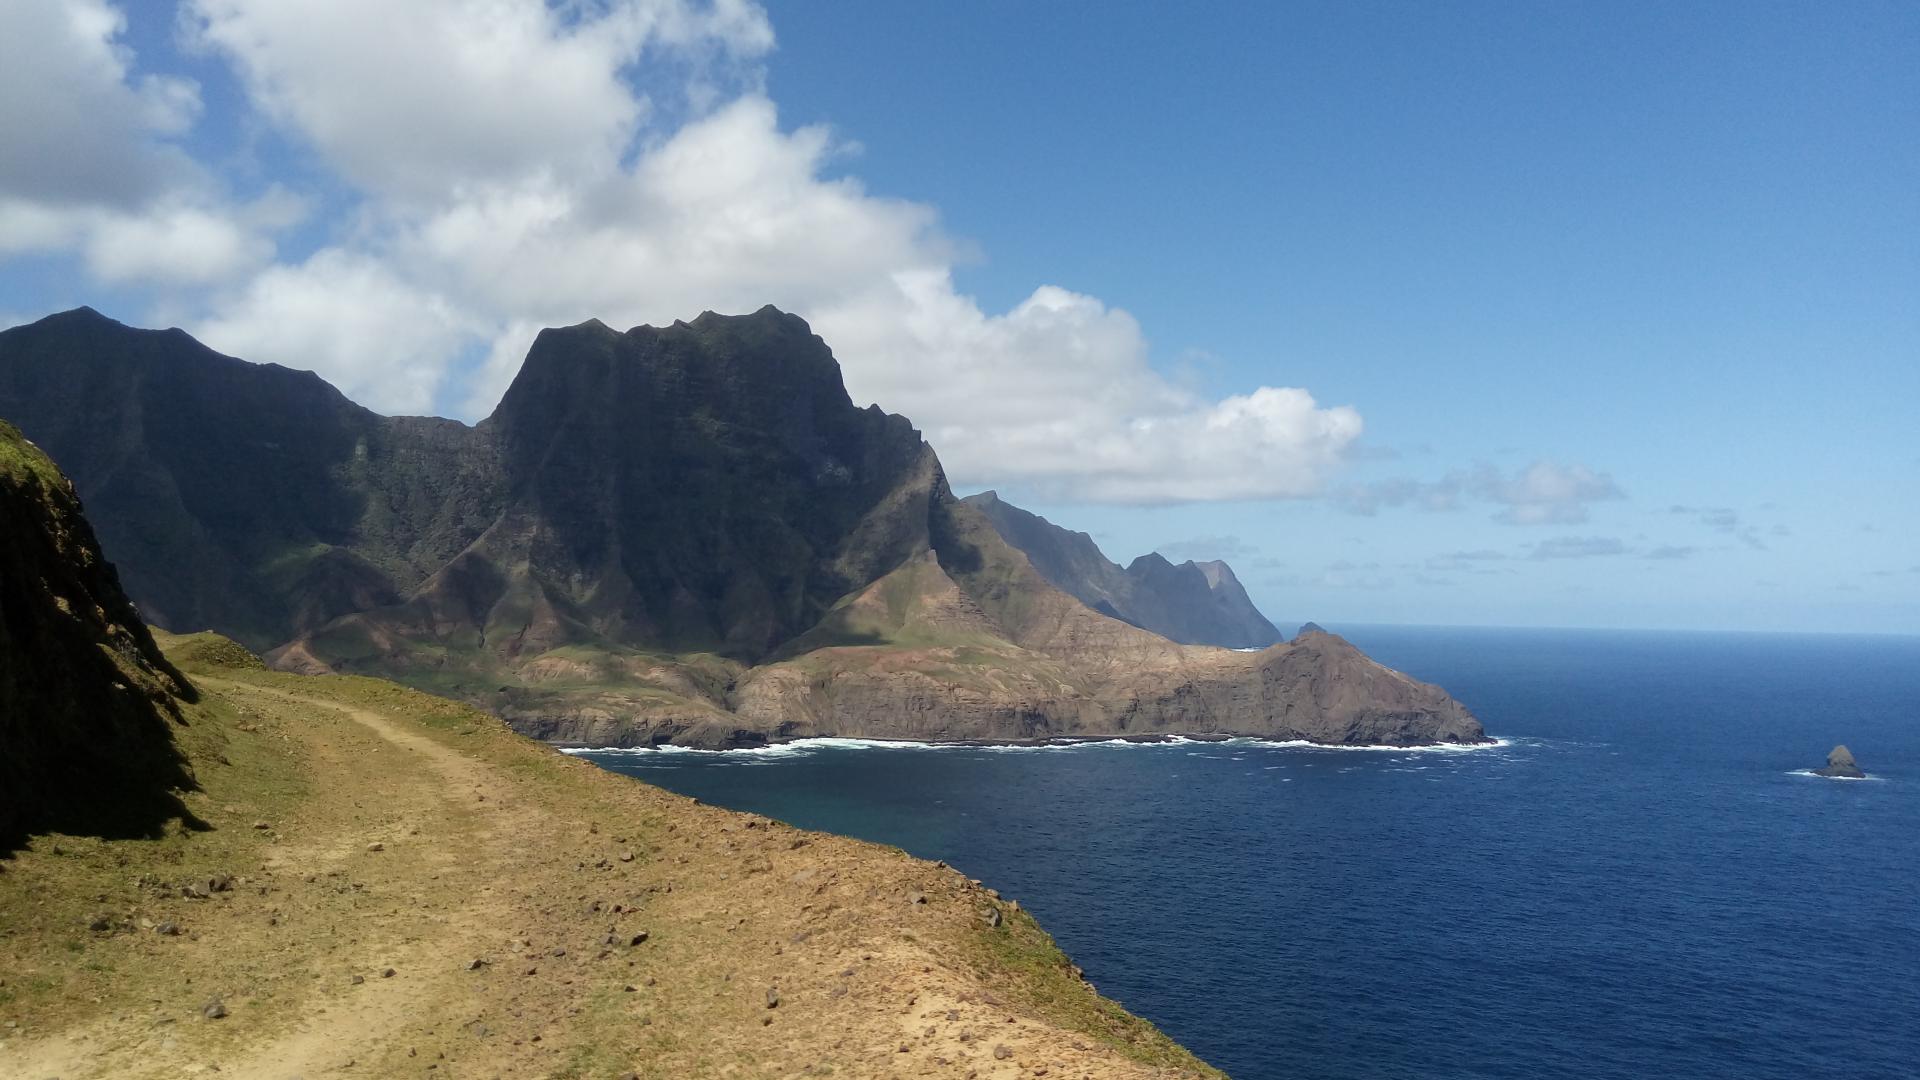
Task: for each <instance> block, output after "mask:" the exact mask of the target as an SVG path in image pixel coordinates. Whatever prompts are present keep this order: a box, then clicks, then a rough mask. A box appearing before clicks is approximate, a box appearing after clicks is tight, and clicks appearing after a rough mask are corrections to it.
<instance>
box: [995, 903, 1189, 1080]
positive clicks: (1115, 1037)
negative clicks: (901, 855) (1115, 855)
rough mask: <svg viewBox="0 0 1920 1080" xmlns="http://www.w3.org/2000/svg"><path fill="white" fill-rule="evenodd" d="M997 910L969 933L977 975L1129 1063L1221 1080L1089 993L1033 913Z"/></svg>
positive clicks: (1147, 1025)
mask: <svg viewBox="0 0 1920 1080" xmlns="http://www.w3.org/2000/svg"><path fill="white" fill-rule="evenodd" d="M1000 911H1001V916H1002V919H1001V923H1000V925H999V926H997V927H989V926H986V925H985V924H984V923H983V924H982V925H981V928H980V929H979V931H978V932H977V933H976V934H975V935H974V939H973V941H974V946H975V949H974V956H973V962H974V963H975V964H976V965H977V969H978V970H979V971H980V973H981V975H982V977H983V978H991V979H992V980H993V981H994V982H995V983H996V984H997V985H1000V986H1003V987H1005V988H1006V990H1007V992H1008V993H1009V994H1011V995H1012V996H1015V997H1018V998H1019V999H1021V1000H1022V1001H1024V1002H1025V1003H1026V1004H1027V1005H1028V1006H1029V1007H1031V1008H1033V1009H1034V1010H1035V1011H1036V1012H1038V1013H1039V1014H1040V1015H1042V1016H1044V1017H1046V1018H1047V1019H1049V1020H1051V1021H1053V1022H1054V1023H1055V1024H1058V1025H1059V1026H1060V1027H1062V1028H1066V1029H1068V1030H1071V1031H1081V1032H1085V1033H1087V1034H1088V1035H1091V1036H1093V1037H1094V1038H1096V1039H1099V1040H1100V1041H1101V1042H1102V1043H1105V1044H1106V1045H1107V1046H1110V1047H1112V1048H1113V1049H1114V1050H1116V1051H1118V1052H1119V1053H1121V1054H1123V1055H1125V1056H1126V1057H1128V1058H1130V1059H1132V1060H1134V1061H1138V1062H1140V1063H1142V1064H1145V1065H1156V1066H1162V1067H1166V1068H1176V1069H1193V1070H1195V1071H1196V1072H1197V1073H1198V1075H1201V1076H1206V1077H1218V1078H1220V1080H1225V1077H1226V1074H1225V1073H1222V1072H1220V1071H1219V1070H1217V1069H1213V1068H1211V1067H1208V1066H1205V1065H1202V1064H1201V1063H1200V1062H1199V1061H1198V1060H1197V1059H1196V1058H1194V1056H1193V1054H1192V1053H1191V1052H1190V1051H1188V1050H1187V1049H1186V1048H1185V1047H1183V1046H1181V1045H1180V1044H1179V1043H1177V1042H1174V1041H1173V1040H1172V1039H1170V1038H1168V1037H1167V1036H1166V1034H1165V1033H1163V1032H1162V1031H1161V1030H1160V1029H1159V1028H1157V1027H1155V1026H1154V1025H1153V1024H1152V1023H1151V1022H1149V1021H1147V1020H1144V1019H1142V1018H1140V1017H1138V1016H1135V1015H1133V1014H1132V1013H1130V1012H1128V1011H1127V1010H1126V1009H1124V1008H1122V1007H1121V1005H1120V1003H1119V1002H1116V1001H1113V1000H1111V999H1109V998H1105V997H1101V996H1100V995H1098V994H1096V993H1092V992H1090V991H1089V989H1088V987H1087V984H1086V982H1085V981H1084V979H1082V977H1081V975H1080V972H1079V969H1078V968H1076V967H1075V966H1074V964H1073V961H1072V960H1070V959H1068V958H1067V954H1066V953H1063V952H1061V951H1060V947H1059V946H1058V945H1056V944H1054V941H1053V935H1051V934H1049V933H1047V932H1046V931H1045V930H1043V929H1041V927H1040V924H1039V923H1038V922H1035V921H1034V918H1033V916H1031V915H1029V914H1027V913H1026V912H1025V911H1024V910H1008V909H1007V908H1006V907H1004V906H1002V907H1000Z"/></svg>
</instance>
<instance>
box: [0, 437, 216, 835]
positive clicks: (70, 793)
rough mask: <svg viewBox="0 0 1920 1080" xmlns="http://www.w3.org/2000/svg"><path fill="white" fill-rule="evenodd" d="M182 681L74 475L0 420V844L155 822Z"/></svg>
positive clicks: (171, 801)
mask: <svg viewBox="0 0 1920 1080" xmlns="http://www.w3.org/2000/svg"><path fill="white" fill-rule="evenodd" d="M195 696H196V695H195V692H194V690H193V688H192V687H191V686H190V685H189V684H188V683H187V681H186V679H185V678H183V677H182V676H181V675H180V673H179V672H178V671H176V670H174V668H173V666H172V665H171V664H169V663H168V662H167V660H166V659H165V658H164V657H162V656H161V655H160V651H159V649H158V648H156V647H155V645H154V642H153V638H152V637H151V636H150V635H149V633H148V632H147V627H146V625H145V624H143V623H142V622H141V621H140V618H139V615H138V614H137V613H136V612H135V611H134V610H133V606H132V605H131V604H129V603H128V602H127V598H126V596H125V594H124V593H122V592H121V590H120V582H119V577H118V575H116V574H115V573H114V569H113V566H112V564H110V563H108V562H107V561H106V560H105V559H104V558H103V557H102V556H101V554H100V546H99V544H98V542H97V541H96V540H95V539H94V536H93V530H92V529H91V528H90V527H89V526H88V524H87V520H86V518H85V516H83V515H82V513H81V511H80V503H79V500H78V499H77V498H76V497H75V495H74V492H73V486H72V485H71V484H69V483H68V482H67V480H66V478H65V477H63V476H61V475H60V472H59V470H58V469H56V468H54V466H53V463H52V462H51V461H49V460H47V458H46V456H45V455H44V454H42V453H41V452H40V451H39V450H38V449H37V448H36V447H35V446H33V444H31V443H29V442H27V440H26V439H25V438H23V437H22V436H21V434H20V432H19V431H18V430H17V429H15V428H14V427H13V426H12V425H10V424H7V423H5V422H0V855H4V854H5V853H6V852H7V851H9V850H11V849H12V847H13V846H14V845H15V844H16V843H18V842H19V840H20V838H21V837H22V835H24V834H25V833H26V832H30V831H37V830H41V829H48V828H57V829H60V830H63V831H68V832H77V833H90V834H99V835H110V836H128V835H143V834H147V833H151V832H154V831H157V830H158V829H159V828H160V827H161V825H162V823H163V822H165V821H166V820H168V819H170V818H173V817H176V816H178V814H179V813H180V803H179V802H178V799H177V793H178V792H179V791H180V790H182V789H186V788H190V787H192V785H193V778H192V773H191V772H190V770H189V768H188V766H187V762H186V761H185V759H184V758H183V757H182V755H181V754H180V752H179V751H178V750H176V749H175V747H174V744H173V733H174V731H175V729H177V728H180V727H183V726H184V725H185V723H186V722H187V720H188V719H189V717H188V715H187V714H186V712H184V711H183V710H186V709H190V708H191V704H192V702H193V700H194V698H195Z"/></svg>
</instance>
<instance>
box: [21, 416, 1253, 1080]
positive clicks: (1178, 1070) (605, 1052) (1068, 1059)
mask: <svg viewBox="0 0 1920 1080" xmlns="http://www.w3.org/2000/svg"><path fill="white" fill-rule="evenodd" d="M0 556H4V557H3V558H0V770H4V771H0V781H4V783H0V799H4V802H0V810H4V812H5V815H6V816H5V822H6V824H7V826H8V831H7V834H6V838H7V844H6V846H5V848H0V1073H4V1074H5V1075H7V1076H34V1077H39V1076H50V1075H58V1076H65V1077H69V1078H72V1077H114V1078H118V1077H173V1076H179V1075H182V1074H196V1073H203V1072H204V1073H212V1072H216V1071H217V1072H220V1073H222V1074H225V1075H238V1076H262V1075H272V1076H285V1075H289V1074H300V1073H303V1072H304V1073H307V1074H318V1073H331V1072H333V1071H336V1070H340V1069H346V1068H353V1069H356V1070H359V1072H358V1073H357V1075H371V1076H392V1075H398V1074H400V1073H402V1072H415V1071H419V1072H423V1073H426V1074H427V1075H434V1074H436V1073H437V1074H438V1075H467V1074H469V1073H473V1072H484V1073H485V1074H487V1075H539V1076H555V1077H559V1076H575V1077H587V1076H593V1077H613V1076H621V1075H628V1076H631V1075H644V1076H652V1077H673V1078H680V1077H698V1076H718V1075H749V1076H785V1075H795V1074H796V1073H800V1072H805V1073H807V1074H812V1075H828V1074H830V1075H845V1076H887V1075H895V1074H897V1073H898V1072H899V1071H902V1070H904V1071H907V1072H911V1073H913V1074H914V1075H925V1076H941V1075H945V1076H956V1077H959V1076H973V1075H981V1076H1002V1077H1012V1076H1016V1075H1033V1074H1034V1073H1035V1072H1036V1070H1054V1069H1060V1070H1071V1071H1074V1072H1078V1073H1081V1074H1089V1073H1097V1074H1098V1075H1102V1076H1130V1077H1149V1076H1179V1075H1196V1074H1197V1075H1217V1074H1215V1073H1212V1071H1211V1070H1208V1069H1207V1068H1206V1067H1205V1066H1203V1065H1201V1064H1200V1063H1199V1062H1198V1061H1196V1060H1194V1059H1193V1058H1192V1056H1191V1055H1189V1054H1187V1053H1186V1052H1185V1051H1183V1050H1182V1049H1180V1048H1179V1047H1178V1046H1176V1045H1174V1044H1173V1043H1172V1042H1170V1041H1169V1040H1167V1039H1166V1038H1165V1037H1164V1036H1163V1035H1161V1034H1160V1033H1159V1032H1157V1031H1156V1030H1154V1029H1153V1027H1152V1026H1151V1025H1149V1024H1147V1023H1145V1022H1143V1021H1141V1020H1139V1019H1137V1018H1135V1017H1133V1016H1130V1015H1128V1014H1127V1013H1126V1012H1125V1011H1124V1010H1123V1009H1121V1008H1120V1007H1119V1006H1118V1005H1116V1004H1114V1003H1113V1002H1110V1001H1107V1000H1105V999H1103V998H1101V997H1100V996H1099V995H1098V994H1097V993H1096V992H1095V991H1094V990H1093V988H1092V987H1091V986H1089V985H1088V984H1086V983H1085V982H1084V981H1083V980H1082V979H1081V978H1080V974H1079V972H1078V969H1076V968H1074V967H1073V965H1072V964H1071V963H1070V962H1068V960H1067V959H1066V957H1065V956H1063V955H1061V954H1060V952H1059V951H1058V950H1057V949H1056V948H1054V946H1053V944H1052V941H1051V940H1050V939H1049V938H1048V937H1047V936H1046V934H1045V933H1044V932H1043V931H1041V930H1040V928H1039V927H1038V926H1036V925H1035V924H1034V923H1033V921H1032V919H1031V918H1030V917H1029V916H1027V915H1026V913H1025V912H1023V911H1021V910H1020V908H1019V906H1018V905H1017V904H1016V903H1014V902H1012V901H1010V900H1006V899H1003V898H1001V897H1000V896H999V895H998V894H996V893H994V892H993V891H992V890H990V889H987V888H985V887H983V886H982V885H981V884H980V883H978V882H974V881H970V880H968V879H967V878H965V877H964V876H962V875H961V874H960V873H959V872H958V871H956V870H954V869H952V868H950V867H947V866H945V865H944V864H939V863H928V862H924V861H921V860H918V859H913V858H911V857H909V856H907V855H905V854H904V853H902V852H898V851H894V850H891V849H885V848H881V847H878V846H875V845H872V844H866V843H862V842H859V841H854V840H846V839H841V838H838V837H832V836H826V835H821V834H814V833H806V832H802V831H800V830H796V829H792V828H789V827H787V826H785V825H782V824H779V823H777V822H772V821H768V820H765V819H761V818H756V817H751V816H748V815H743V814H736V813H731V812H728V811H723V810H718V809H714V808H709V807H703V806H699V805H697V804H695V803H694V802H693V801H692V800H688V799H685V798H681V797H678V796H674V795H669V794H667V793H666V792H663V791H660V790H658V789H655V788H651V787H648V786H646V785H643V784H640V783H637V782H635V781H632V780H629V779H626V778H624V777H619V776H615V775H614V774H611V773H608V772H604V771H602V770H600V769H598V768H596V767H594V766H592V765H589V764H587V763H584V762H579V761H574V760H572V759H570V758H567V757H565V756H564V755H561V754H558V753H556V752H554V751H553V750H551V749H550V748H547V747H545V746H542V745H540V744H539V743H536V742H533V741H530V740H528V739H525V738H522V737H520V736H518V735H515V734H513V733H511V732H510V731H508V730H507V729H506V728H505V727H504V726H503V725H501V724H500V723H499V721H498V720H496V719H494V718H493V717H490V716H487V715H485V714H483V713H480V712H478V711H476V710H474V709H472V708H470V707H467V706H463V705H459V704H456V703H454V702H450V701H445V700H442V699H438V698H433V697H429V696H427V695H424V694H421V693H418V692H415V691H411V690H405V689H402V688H400V687H398V686H394V685H392V684H390V683H383V682H379V681H375V680H371V679H363V678H341V677H332V678H326V679H313V678H307V677H304V676H298V675H289V674H283V673H278V672H273V671H269V670H267V668H266V666H265V664H264V663H263V662H262V661H261V660H260V659H259V658H258V657H256V656H254V655H253V654H251V653H249V652H247V651H246V650H245V649H244V648H242V647H240V646H239V645H237V644H235V643H234V642H232V641H230V640H228V639H225V638H221V637H218V636H216V635H213V634H199V635H195V636H192V637H186V638H179V637H173V636H171V635H166V634H160V635H158V640H156V636H155V635H153V634H151V633H150V632H149V631H148V629H147V628H146V627H145V626H144V625H142V624H141V623H140V622H139V621H138V619H137V618H136V617H135V613H134V611H133V609H132V607H131V606H130V605H129V603H128V602H127V599H126V597H125V596H124V595H122V594H121V592H120V590H119V587H118V585H117V576H116V574H115V571H114V569H113V567H112V565H111V564H109V563H108V562H107V561H106V560H105V559H104V558H103V557H102V554H101V551H100V548H99V546H98V545H97V544H96V543H95V542H94V539H93V535H92V532H91V529H90V528H89V526H88V524H87V520H86V518H85V517H84V516H83V515H82V514H81V512H80V508H79V505H78V503H77V501H76V500H75V499H74V496H73V492H72V488H71V486H70V485H69V484H68V483H67V481H66V480H65V478H64V477H62V476H61V474H60V473H59V471H58V470H57V469H55V468H54V467H53V465H52V464H51V462H49V461H48V460H47V458H46V457H45V456H44V455H42V454H41V453H40V452H39V451H38V450H37V449H36V448H35V447H34V446H32V445H31V444H30V443H28V442H27V441H26V440H24V439H23V438H21V437H20V435H19V433H18V432H17V431H15V430H14V429H13V428H11V427H9V426H7V425H4V424H0ZM162 647H164V648H165V649H166V650H167V652H166V653H164V654H163V653H162V651H161V649H162ZM176 665H177V666H176ZM183 671H184V672H189V673H191V680H192V681H191V682H189V678H188V675H187V674H183ZM442 1070H444V1071H442Z"/></svg>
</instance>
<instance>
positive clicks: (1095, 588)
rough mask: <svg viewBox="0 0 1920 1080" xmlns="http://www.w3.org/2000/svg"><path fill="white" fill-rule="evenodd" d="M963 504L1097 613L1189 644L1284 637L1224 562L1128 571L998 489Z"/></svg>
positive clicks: (1245, 645)
mask: <svg viewBox="0 0 1920 1080" xmlns="http://www.w3.org/2000/svg"><path fill="white" fill-rule="evenodd" d="M962 501H964V502H966V503H967V504H968V505H969V506H972V507H974V508H976V509H978V510H979V511H981V512H982V513H984V514H986V515H987V520H989V521H991V522H993V527H994V528H995V529H996V530H997V531H998V532H999V533H1000V536H1001V537H1002V538H1003V539H1005V540H1006V542H1007V543H1009V544H1012V545H1013V546H1014V547H1016V548H1019V549H1020V550H1021V551H1022V552H1024V553H1025V554H1026V556H1027V558H1028V559H1029V560H1030V561H1031V562H1032V563H1033V568H1034V569H1035V570H1038V571H1040V575H1041V576H1042V577H1044V578H1046V579H1047V580H1048V581H1049V582H1051V583H1052V584H1053V585H1054V587H1056V588H1058V589H1062V590H1064V591H1065V592H1066V593H1067V594H1068V595H1070V596H1073V597H1075V598H1076V599H1078V600H1079V601H1080V602H1081V603H1083V604H1086V605H1087V606H1088V607H1090V608H1092V609H1094V610H1095V611H1098V612H1101V613H1103V614H1106V615H1111V616H1113V617H1114V618H1116V619H1120V620H1122V621H1125V622H1128V623H1131V624H1133V625H1134V626H1138V627H1140V628H1142V629H1144V630H1151V631H1153V632H1154V633H1156V634H1159V635H1160V636H1162V637H1165V638H1168V639H1170V640H1173V641H1178V642H1181V643H1182V644H1187V645H1219V646H1222V647H1224V648H1229V649H1264V648H1266V647H1267V646H1269V645H1274V644H1278V643H1279V642H1281V641H1283V640H1285V639H1284V638H1282V637H1281V635H1280V632H1279V631H1278V630H1276V629H1274V626H1273V624H1272V623H1270V622H1268V621H1267V618H1266V616H1264V615H1262V614H1260V611H1259V609H1258V608H1256V607H1254V606H1253V600H1252V599H1251V598H1249V597H1248V596H1247V591H1246V589H1245V588H1243V587H1242V586H1241V584H1240V579H1239V578H1237V577H1235V576H1234V574H1233V568H1232V567H1230V566H1228V565H1227V564H1226V563H1225V562H1221V561H1218V560H1215V561H1212V562H1194V561H1192V560H1188V561H1187V562H1183V563H1179V564H1175V563H1173V562H1170V561H1168V559H1167V558H1166V556H1164V555H1161V554H1160V553H1159V552H1152V553H1149V554H1146V555H1142V556H1140V557H1139V558H1137V559H1135V560H1133V562H1132V563H1131V564H1129V565H1128V566H1127V567H1126V568H1124V569H1122V568H1121V566H1120V564H1118V563H1116V562H1113V561H1111V560H1109V559H1108V558H1107V557H1106V555H1104V554H1103V553H1102V552H1101V551H1100V547H1099V545H1097V544H1095V543H1094V541H1093V537H1091V536H1088V535H1087V534H1086V533H1083V532H1073V531H1071V530H1068V529H1065V528H1062V527H1061V526H1059V525H1055V524H1054V523H1053V522H1051V521H1048V520H1047V519H1046V518H1043V517H1041V516H1040V515H1038V514H1035V513H1032V512H1031V511H1027V510H1023V509H1021V508H1020V507H1018V506H1015V505H1013V504H1012V503H1010V502H1007V501H1006V500H1005V499H1002V498H1001V497H1000V494H999V493H998V492H995V491H983V492H981V493H979V494H978V495H969V496H967V497H966V499H964V500H962Z"/></svg>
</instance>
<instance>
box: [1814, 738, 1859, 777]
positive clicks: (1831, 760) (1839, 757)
mask: <svg viewBox="0 0 1920 1080" xmlns="http://www.w3.org/2000/svg"><path fill="white" fill-rule="evenodd" d="M1818 772H1819V774H1820V775H1821V776H1831V777H1834V778H1836V779H1840V780H1865V779H1866V778H1867V774H1866V773H1863V772H1861V771H1860V766H1859V765H1857V764H1855V763H1854V760H1853V751H1851V750H1848V749H1847V748H1846V747H1844V746H1836V747H1834V748H1833V753H1831V754H1828V755H1827V767H1826V768H1824V769H1820V770H1818Z"/></svg>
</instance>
